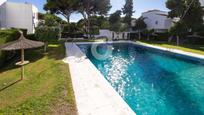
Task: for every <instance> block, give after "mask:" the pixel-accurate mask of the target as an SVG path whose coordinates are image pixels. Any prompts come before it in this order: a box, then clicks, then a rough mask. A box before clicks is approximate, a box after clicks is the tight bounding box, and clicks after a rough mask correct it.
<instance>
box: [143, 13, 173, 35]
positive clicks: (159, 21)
mask: <svg viewBox="0 0 204 115" xmlns="http://www.w3.org/2000/svg"><path fill="white" fill-rule="evenodd" d="M142 17H144V22H145V23H146V25H147V29H154V30H155V32H166V31H167V30H168V29H169V28H170V27H171V26H172V24H173V21H172V19H170V18H168V12H165V11H160V10H149V11H147V12H144V13H142Z"/></svg>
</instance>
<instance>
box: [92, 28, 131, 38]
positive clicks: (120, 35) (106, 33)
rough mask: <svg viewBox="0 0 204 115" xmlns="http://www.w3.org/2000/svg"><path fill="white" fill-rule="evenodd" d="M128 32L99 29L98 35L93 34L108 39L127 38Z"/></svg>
mask: <svg viewBox="0 0 204 115" xmlns="http://www.w3.org/2000/svg"><path fill="white" fill-rule="evenodd" d="M128 33H129V32H114V31H110V30H109V29H100V30H99V35H95V36H94V37H95V38H104V37H106V38H108V40H117V39H118V40H119V39H128Z"/></svg>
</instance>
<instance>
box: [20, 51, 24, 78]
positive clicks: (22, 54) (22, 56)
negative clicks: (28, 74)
mask: <svg viewBox="0 0 204 115" xmlns="http://www.w3.org/2000/svg"><path fill="white" fill-rule="evenodd" d="M23 63H24V49H21V64H22V65H21V80H23V78H24V64H23Z"/></svg>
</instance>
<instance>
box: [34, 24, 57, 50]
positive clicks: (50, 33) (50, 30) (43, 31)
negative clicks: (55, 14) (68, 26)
mask: <svg viewBox="0 0 204 115" xmlns="http://www.w3.org/2000/svg"><path fill="white" fill-rule="evenodd" d="M35 36H36V38H38V39H39V40H41V41H43V42H45V45H44V52H47V45H48V42H49V41H51V40H53V39H58V38H59V28H56V27H48V26H40V27H37V28H36V29H35Z"/></svg>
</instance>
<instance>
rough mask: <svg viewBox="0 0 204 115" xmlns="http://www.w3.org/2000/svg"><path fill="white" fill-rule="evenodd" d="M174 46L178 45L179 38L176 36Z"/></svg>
mask: <svg viewBox="0 0 204 115" xmlns="http://www.w3.org/2000/svg"><path fill="white" fill-rule="evenodd" d="M176 45H177V46H178V45H179V36H176Z"/></svg>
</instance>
